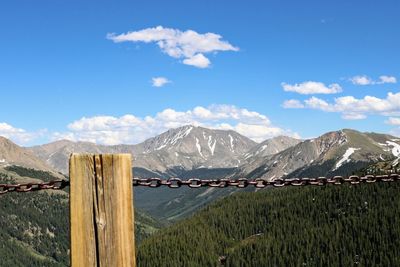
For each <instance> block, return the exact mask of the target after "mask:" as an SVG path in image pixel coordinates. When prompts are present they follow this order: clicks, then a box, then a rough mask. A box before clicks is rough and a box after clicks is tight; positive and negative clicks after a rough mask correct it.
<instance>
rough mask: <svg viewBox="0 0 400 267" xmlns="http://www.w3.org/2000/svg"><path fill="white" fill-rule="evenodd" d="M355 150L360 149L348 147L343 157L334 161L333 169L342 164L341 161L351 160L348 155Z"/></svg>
mask: <svg viewBox="0 0 400 267" xmlns="http://www.w3.org/2000/svg"><path fill="white" fill-rule="evenodd" d="M357 150H360V148H354V147H349V148H348V149H347V150H346V152H345V153H344V155H343V157H342V158H341V159H340V160H339V161H338V162H337V163H336V166H335V169H333V170H337V169H339V168H340V167H341V166H342V165H343V163H347V162H349V161H350V160H351V159H350V156H351V155H352V154H353V153H354V152H355V151H357Z"/></svg>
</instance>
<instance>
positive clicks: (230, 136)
mask: <svg viewBox="0 0 400 267" xmlns="http://www.w3.org/2000/svg"><path fill="white" fill-rule="evenodd" d="M229 139H230V140H231V151H232V152H235V150H234V149H233V137H232V135H229Z"/></svg>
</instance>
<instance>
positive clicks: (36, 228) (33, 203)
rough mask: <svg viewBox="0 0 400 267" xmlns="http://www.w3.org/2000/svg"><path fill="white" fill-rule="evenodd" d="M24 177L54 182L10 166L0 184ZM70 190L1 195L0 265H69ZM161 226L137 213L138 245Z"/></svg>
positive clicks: (43, 174)
mask: <svg viewBox="0 0 400 267" xmlns="http://www.w3.org/2000/svg"><path fill="white" fill-rule="evenodd" d="M21 176H24V177H30V178H40V179H43V180H46V181H47V180H54V179H56V177H53V176H51V174H50V173H48V172H42V171H37V170H33V169H26V168H22V167H15V166H14V167H9V168H7V170H6V171H5V170H2V171H1V172H0V183H16V179H18V182H21V181H23V179H24V178H22V177H21ZM68 201H69V200H68V192H67V191H42V192H29V193H20V194H19V193H9V194H4V195H0V210H1V216H0V258H1V260H0V266H69V247H70V242H69V207H68V205H69V204H68ZM159 227H161V225H160V223H159V222H157V221H155V220H154V219H153V218H151V217H150V216H148V215H146V214H145V213H143V212H140V211H135V233H136V240H137V242H138V243H140V242H141V240H142V239H143V238H145V237H148V236H149V235H150V234H152V233H154V232H155V231H156V230H157V229H158V228H159Z"/></svg>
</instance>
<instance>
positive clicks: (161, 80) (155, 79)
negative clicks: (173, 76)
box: [151, 77, 171, 87]
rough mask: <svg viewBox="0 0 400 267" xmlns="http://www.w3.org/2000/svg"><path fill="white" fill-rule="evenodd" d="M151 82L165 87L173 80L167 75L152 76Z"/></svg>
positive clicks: (156, 85) (155, 85)
mask: <svg viewBox="0 0 400 267" xmlns="http://www.w3.org/2000/svg"><path fill="white" fill-rule="evenodd" d="M151 82H152V84H153V86H154V87H163V86H164V85H166V84H167V83H170V82H171V81H170V80H168V79H167V78H165V77H153V78H151Z"/></svg>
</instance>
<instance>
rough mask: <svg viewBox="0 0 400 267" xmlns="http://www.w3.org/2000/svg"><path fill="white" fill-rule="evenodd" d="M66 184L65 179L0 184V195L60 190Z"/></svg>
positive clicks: (67, 183)
mask: <svg viewBox="0 0 400 267" xmlns="http://www.w3.org/2000/svg"><path fill="white" fill-rule="evenodd" d="M67 186H69V181H67V180H53V181H49V182H40V183H24V184H0V195H2V194H6V193H12V192H18V193H25V192H32V191H39V190H61V189H64V188H65V187H67Z"/></svg>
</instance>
